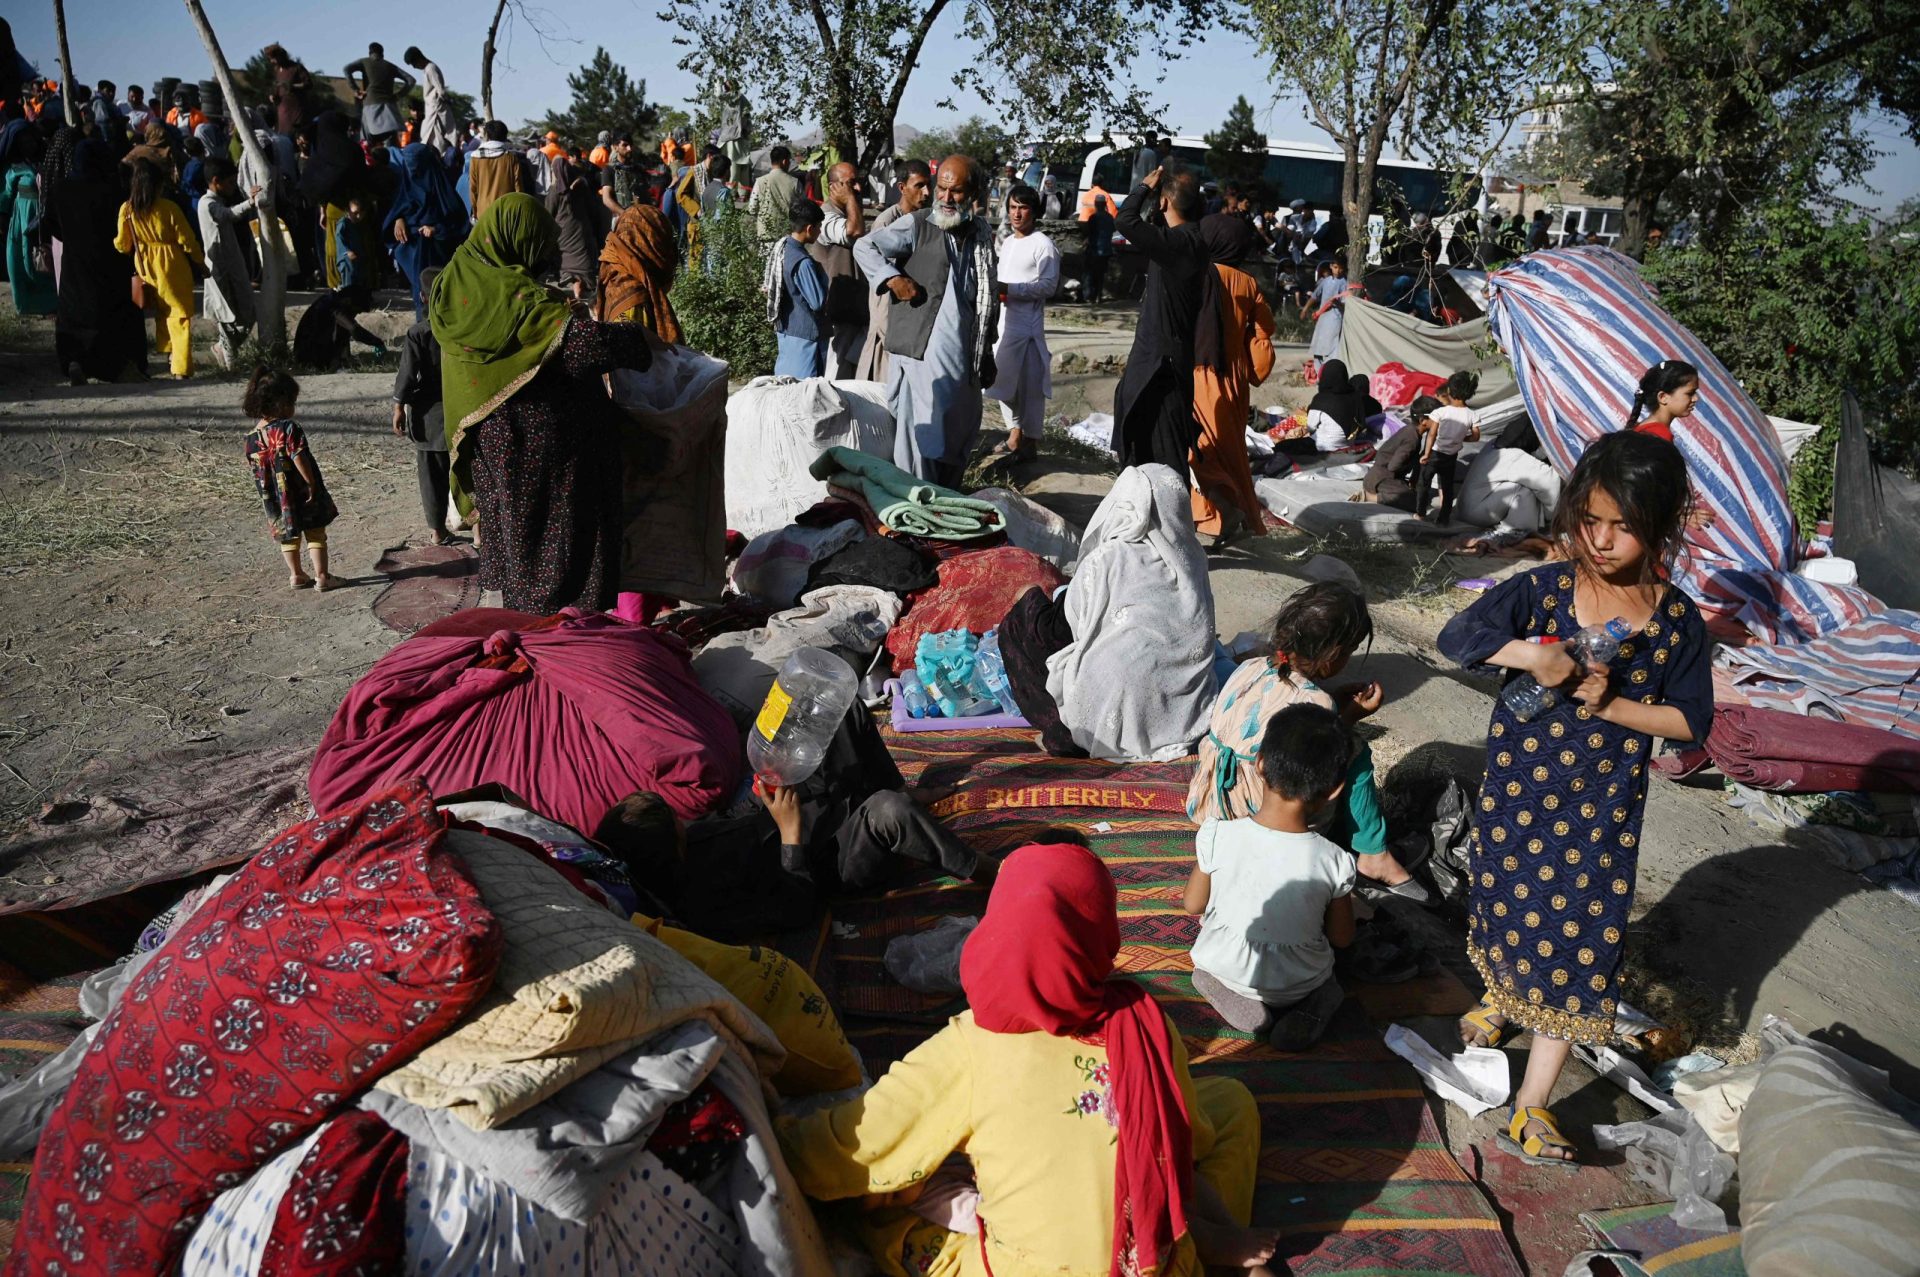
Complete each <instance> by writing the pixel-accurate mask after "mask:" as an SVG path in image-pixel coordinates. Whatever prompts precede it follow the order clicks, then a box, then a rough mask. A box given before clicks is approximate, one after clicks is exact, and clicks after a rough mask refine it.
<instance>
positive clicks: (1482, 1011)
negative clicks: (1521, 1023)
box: [1460, 998, 1513, 1046]
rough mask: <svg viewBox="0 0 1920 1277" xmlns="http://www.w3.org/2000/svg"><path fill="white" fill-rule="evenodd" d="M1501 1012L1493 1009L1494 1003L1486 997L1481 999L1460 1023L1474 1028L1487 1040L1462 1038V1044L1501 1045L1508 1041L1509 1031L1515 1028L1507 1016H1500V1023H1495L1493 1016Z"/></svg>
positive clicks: (1461, 1018) (1462, 1017)
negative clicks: (1475, 1040) (1479, 1040)
mask: <svg viewBox="0 0 1920 1277" xmlns="http://www.w3.org/2000/svg"><path fill="white" fill-rule="evenodd" d="M1499 1014H1500V1013H1499V1012H1497V1011H1495V1010H1494V1009H1493V1003H1491V1002H1489V1001H1487V1000H1486V999H1485V998H1482V999H1480V1005H1479V1006H1477V1007H1475V1008H1474V1009H1473V1010H1471V1011H1469V1012H1467V1013H1466V1014H1465V1015H1463V1016H1461V1017H1460V1023H1461V1024H1462V1025H1463V1026H1465V1027H1466V1028H1469V1029H1472V1030H1473V1031H1474V1032H1475V1033H1478V1034H1479V1035H1480V1036H1481V1037H1483V1038H1485V1039H1486V1040H1485V1041H1484V1042H1468V1041H1467V1040H1466V1039H1465V1038H1462V1039H1461V1042H1462V1044H1463V1045H1465V1046H1499V1045H1500V1044H1501V1043H1502V1042H1504V1041H1506V1040H1507V1033H1508V1031H1509V1030H1511V1029H1512V1028H1513V1024H1512V1022H1511V1021H1510V1020H1508V1019H1507V1018H1506V1017H1505V1016H1500V1023H1498V1024H1495V1023H1494V1021H1493V1017H1494V1016H1496V1015H1499Z"/></svg>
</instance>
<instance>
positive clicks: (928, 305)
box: [853, 155, 1000, 487]
mask: <svg viewBox="0 0 1920 1277" xmlns="http://www.w3.org/2000/svg"><path fill="white" fill-rule="evenodd" d="M985 193H986V178H985V175H984V174H982V173H981V171H980V166H979V165H978V164H976V163H974V162H973V160H971V159H969V158H968V157H967V156H964V155H949V156H948V157H947V158H946V159H944V160H942V161H941V162H940V171H939V173H938V174H937V175H936V176H935V178H934V184H933V203H932V204H931V205H930V206H929V207H927V208H924V209H922V210H920V211H919V212H918V213H915V214H913V215H912V216H911V217H903V218H901V219H900V220H899V221H896V222H895V223H894V224H893V225H891V226H888V227H886V228H885V229H884V230H877V231H869V232H868V233H867V234H866V235H864V236H862V237H861V238H860V239H859V240H857V241H855V243H854V246H853V259H854V261H856V262H858V263H859V265H860V270H861V272H862V273H863V274H865V275H866V277H867V283H868V284H869V285H870V286H871V287H872V288H873V289H874V290H875V291H879V290H882V289H884V290H886V291H887V292H888V293H890V294H892V297H891V300H890V302H889V304H888V307H887V352H888V362H887V403H888V406H889V407H891V408H892V409H893V420H894V436H893V463H894V464H895V465H897V466H899V467H900V468H901V469H902V470H905V471H908V472H909V473H911V474H914V475H917V476H919V477H920V478H922V479H926V480H928V481H930V482H932V483H937V484H941V485H943V486H945V487H953V486H954V485H956V484H958V483H959V482H960V478H961V476H962V475H964V474H965V473H966V469H967V459H968V458H969V457H970V456H972V454H973V444H974V440H975V439H976V438H977V437H978V436H979V434H980V395H981V391H982V390H983V389H984V388H986V387H987V386H991V385H992V384H993V381H994V362H993V344H994V338H995V336H996V335H997V333H998V331H999V326H1000V324H999V321H1000V300H999V286H998V270H997V267H996V265H995V262H994V251H993V228H992V227H991V226H989V225H988V224H987V221H986V219H985V218H981V217H976V216H974V205H975V204H976V203H977V202H978V201H979V199H980V198H981V196H982V195H984V194H985Z"/></svg>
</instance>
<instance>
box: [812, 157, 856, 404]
mask: <svg viewBox="0 0 1920 1277" xmlns="http://www.w3.org/2000/svg"><path fill="white" fill-rule="evenodd" d="M821 211H822V212H824V213H825V214H826V220H825V222H823V223H822V224H821V226H820V238H819V239H816V240H815V241H814V242H813V243H811V244H809V245H807V252H808V254H809V255H811V256H812V258H813V260H814V261H816V262H819V263H820V269H821V270H823V271H825V272H826V273H827V317H828V318H829V319H830V320H832V321H833V352H832V357H831V358H829V359H828V360H827V375H828V376H830V377H833V378H835V379H837V380H845V379H847V378H849V377H851V376H853V373H854V368H855V366H856V365H857V364H858V363H859V362H860V349H861V347H863V346H865V345H866V343H867V297H868V295H869V294H868V291H867V284H866V281H865V280H863V279H862V278H860V269H859V267H857V266H855V265H854V264H853V245H854V242H855V241H856V240H858V239H859V238H860V237H861V236H862V235H865V234H866V233H867V218H866V210H865V209H864V208H862V207H861V204H860V173H859V170H858V169H856V168H854V166H853V165H851V164H848V163H846V162H845V161H844V160H843V161H841V162H840V163H838V164H836V165H834V166H833V167H832V168H831V169H829V170H828V171H827V203H826V207H825V208H824V209H822V210H821Z"/></svg>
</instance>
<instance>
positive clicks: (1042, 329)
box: [1000, 231, 1060, 338]
mask: <svg viewBox="0 0 1920 1277" xmlns="http://www.w3.org/2000/svg"><path fill="white" fill-rule="evenodd" d="M1000 282H1001V283H1002V284H1003V285H1005V286H1006V293H1007V300H1006V304H1005V305H1004V306H1002V307H1001V308H1000V335H1001V336H1002V337H1035V338H1041V337H1045V336H1046V331H1047V298H1049V297H1051V296H1053V294H1054V292H1055V290H1056V289H1058V288H1059V287H1060V250H1059V249H1058V248H1055V247H1054V244H1053V241H1052V240H1051V239H1049V238H1048V237H1047V236H1046V235H1045V234H1043V233H1042V232H1040V231H1032V232H1030V233H1028V234H1026V235H1014V234H1012V233H1009V234H1008V235H1007V238H1006V240H1005V241H1004V242H1002V243H1001V245H1000Z"/></svg>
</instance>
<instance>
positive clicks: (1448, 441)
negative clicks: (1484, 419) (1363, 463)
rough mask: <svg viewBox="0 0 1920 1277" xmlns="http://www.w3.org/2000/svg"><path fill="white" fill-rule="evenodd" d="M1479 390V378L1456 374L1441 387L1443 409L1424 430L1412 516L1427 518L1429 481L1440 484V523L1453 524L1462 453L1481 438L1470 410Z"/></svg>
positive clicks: (1430, 416) (1477, 420) (1476, 415)
mask: <svg viewBox="0 0 1920 1277" xmlns="http://www.w3.org/2000/svg"><path fill="white" fill-rule="evenodd" d="M1479 388H1480V378H1479V377H1478V376H1476V375H1475V374H1473V373H1470V372H1457V373H1455V374H1453V376H1451V377H1449V378H1447V384H1446V385H1444V386H1442V387H1440V406H1439V407H1438V408H1436V409H1434V410H1433V411H1432V412H1431V413H1429V414H1428V415H1427V419H1426V422H1425V424H1424V425H1422V427H1421V430H1422V432H1423V437H1424V440H1425V442H1424V444H1423V445H1422V450H1421V453H1420V477H1419V479H1418V480H1417V481H1415V483H1414V485H1413V486H1414V488H1415V492H1414V497H1413V512H1414V514H1415V515H1416V516H1418V517H1419V518H1422V519H1424V518H1426V517H1427V488H1428V487H1429V480H1433V479H1438V480H1439V482H1440V522H1441V523H1451V522H1453V488H1454V483H1455V480H1456V478H1457V476H1458V475H1459V472H1460V449H1461V448H1463V447H1465V446H1466V445H1467V444H1469V443H1473V442H1475V441H1477V440H1478V439H1479V438H1480V414H1479V413H1477V412H1475V411H1474V410H1473V409H1471V408H1469V407H1467V400H1469V399H1471V398H1473V395H1474V392H1475V391H1476V390H1478V389H1479Z"/></svg>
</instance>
